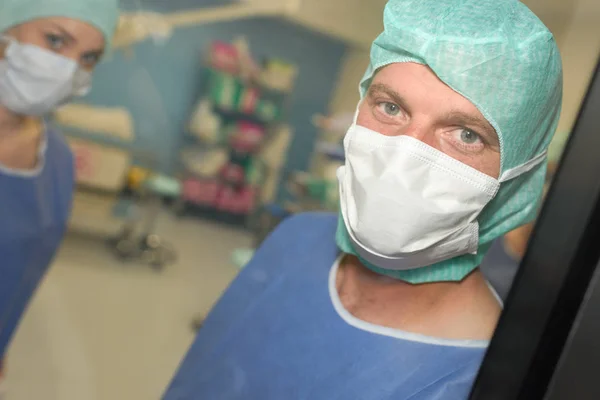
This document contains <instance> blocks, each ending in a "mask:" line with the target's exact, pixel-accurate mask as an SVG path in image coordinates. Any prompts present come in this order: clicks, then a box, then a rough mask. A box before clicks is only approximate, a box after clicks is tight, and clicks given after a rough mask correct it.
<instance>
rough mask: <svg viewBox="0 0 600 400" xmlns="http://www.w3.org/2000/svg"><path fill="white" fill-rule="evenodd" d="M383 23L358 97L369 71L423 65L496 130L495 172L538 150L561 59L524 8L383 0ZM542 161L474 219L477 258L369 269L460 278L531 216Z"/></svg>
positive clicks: (490, 1) (499, 2) (549, 127)
mask: <svg viewBox="0 0 600 400" xmlns="http://www.w3.org/2000/svg"><path fill="white" fill-rule="evenodd" d="M383 22H384V31H383V33H382V34H381V35H379V37H377V39H375V41H374V42H373V46H372V48H371V63H370V65H369V68H368V69H367V72H366V73H365V76H364V78H363V79H362V81H361V84H360V91H361V96H364V95H365V93H366V91H367V89H368V87H369V84H370V82H371V80H372V78H373V75H374V73H375V72H376V71H377V70H378V69H380V68H382V67H384V66H386V65H389V64H392V63H399V62H416V63H420V64H425V65H427V66H429V68H431V70H432V71H433V72H434V73H435V74H436V75H437V76H438V77H439V78H440V79H441V80H442V81H443V82H444V83H445V84H447V85H448V86H449V87H450V88H452V89H453V90H455V91H456V92H458V93H460V94H461V95H463V96H464V97H465V98H467V99H468V100H470V101H471V102H472V103H473V104H474V105H475V106H476V107H477V108H478V109H479V111H481V113H482V114H483V115H484V116H485V117H486V118H487V120H488V121H489V122H490V124H491V125H492V126H493V127H494V128H495V129H496V132H497V134H498V136H499V139H500V147H501V171H502V173H506V172H507V171H508V170H510V169H512V168H514V167H517V166H520V165H521V164H524V163H525V162H527V161H529V160H531V159H532V158H534V157H535V156H537V155H540V154H543V153H544V152H545V151H546V150H547V148H548V145H549V143H550V141H551V140H552V136H553V134H554V131H555V130H556V127H557V125H558V119H559V116H560V110H561V102H562V65H561V59H560V54H559V52H558V48H557V46H556V42H555V40H554V38H553V36H552V34H551V33H550V32H549V31H548V29H547V28H546V26H544V24H543V23H542V22H541V21H540V20H539V19H538V18H537V17H536V16H535V15H534V14H533V13H532V12H531V11H530V10H529V9H528V8H527V7H526V6H525V5H523V4H522V3H520V2H518V1H515V0H390V1H389V2H388V3H387V5H386V7H385V11H384V17H383ZM546 166H547V163H546V162H543V163H541V164H540V165H538V166H537V167H535V168H533V169H532V170H531V171H529V172H526V173H525V174H523V175H520V176H518V177H516V178H514V179H511V180H509V181H507V182H504V183H502V184H501V187H500V190H499V192H498V194H497V195H496V197H495V198H494V199H493V200H492V201H491V202H490V203H489V204H488V205H487V207H486V208H485V209H484V210H483V212H482V213H481V215H480V216H479V218H478V222H479V227H480V230H479V235H480V236H479V250H478V253H477V254H476V255H471V254H469V255H464V256H459V257H456V258H453V259H451V260H446V261H442V262H440V263H438V264H435V265H432V266H429V267H424V268H419V269H415V270H409V271H389V270H383V269H380V268H377V267H375V266H371V267H372V268H373V269H375V270H376V271H377V272H380V273H382V274H385V275H390V276H394V277H397V278H400V279H403V280H406V281H409V282H413V283H422V282H432V281H443V280H458V279H462V278H461V277H464V276H465V273H468V272H469V271H472V270H473V269H474V268H476V267H477V266H478V265H479V264H480V262H481V260H482V259H483V256H484V255H485V252H486V251H487V249H488V248H489V245H490V243H491V242H492V241H493V240H494V239H496V238H498V237H500V236H502V235H504V234H505V233H506V232H508V231H511V230H513V229H514V228H517V227H518V226H521V225H523V224H525V223H527V222H530V221H532V220H533V219H534V218H535V217H536V215H537V211H538V208H539V205H540V201H541V197H542V190H543V185H544V180H545V175H546ZM342 225H343V224H342ZM347 236H348V234H347V232H345V227H341V229H338V235H337V241H338V244H339V245H340V247H341V248H342V250H343V251H347V252H352V253H354V252H353V251H350V250H351V249H350V248H349V243H350V242H349V240H347V239H348V237H347ZM363 262H364V260H363Z"/></svg>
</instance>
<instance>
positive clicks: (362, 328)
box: [164, 214, 488, 400]
mask: <svg viewBox="0 0 600 400" xmlns="http://www.w3.org/2000/svg"><path fill="white" fill-rule="evenodd" d="M336 218H337V216H336V215H330V214H302V215H298V216H294V217H291V218H288V219H287V220H286V221H284V222H283V223H282V224H281V225H280V226H279V227H278V228H277V229H276V230H275V232H274V233H273V234H272V235H270V236H269V238H268V239H267V240H266V241H265V243H264V244H263V246H261V248H260V249H259V250H258V251H257V253H256V255H255V257H254V258H253V259H252V261H251V262H250V263H249V264H248V265H247V266H246V267H245V268H244V270H242V272H241V273H240V274H239V276H238V277H237V278H236V279H235V280H234V282H233V283H232V284H231V286H230V287H229V288H228V289H227V291H226V292H225V293H224V295H223V296H222V298H221V299H220V300H219V302H218V303H217V304H216V306H215V307H214V309H213V310H212V312H211V313H210V315H209V316H208V317H207V319H206V321H205V323H204V325H203V327H202V328H201V330H200V331H199V333H198V335H197V337H196V340H195V342H194V343H193V345H192V347H191V349H190V350H189V353H188V354H187V356H186V357H185V360H184V361H183V363H182V365H181V366H180V368H179V371H178V372H177V374H176V375H175V377H174V379H173V381H172V383H171V384H170V387H169V388H168V390H167V392H166V394H165V396H164V399H165V400H192V399H194V400H195V399H207V400H208V399H210V400H217V399H223V400H225V399H228V400H230V399H240V400H241V399H244V400H283V399H285V400H288V399H290V400H295V399H306V400H320V399H323V400H334V399H339V400H353V399H356V400H376V399H377V400H383V399H394V400H408V399H410V400H418V399H423V400H424V399H427V400H442V399H443V400H465V399H467V397H468V395H469V392H470V389H471V386H472V383H473V381H474V378H475V376H476V374H477V371H478V369H479V365H480V363H481V361H482V359H483V356H484V353H485V350H486V348H487V345H488V342H486V341H458V340H444V339H438V338H432V337H426V336H422V335H418V334H411V333H407V332H404V331H400V330H397V329H391V328H386V327H382V326H378V325H374V324H370V323H367V322H364V321H361V320H359V319H357V318H356V317H354V316H352V315H351V314H350V313H349V312H347V311H346V310H345V309H344V307H343V305H342V303H341V301H340V299H339V298H338V294H337V290H336V286H335V277H336V272H337V260H339V253H338V250H337V246H336V244H335V240H334V238H335V230H336V226H337V219H336Z"/></svg>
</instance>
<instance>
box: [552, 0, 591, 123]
mask: <svg viewBox="0 0 600 400" xmlns="http://www.w3.org/2000/svg"><path fill="white" fill-rule="evenodd" d="M574 6H575V7H576V8H575V10H574V12H573V16H572V17H571V20H570V23H569V25H568V27H567V29H566V30H565V31H564V33H563V34H562V35H560V36H559V37H557V42H558V45H559V48H560V52H561V56H562V60H563V69H564V92H563V109H562V114H561V120H560V124H559V128H558V132H570V130H571V128H572V126H573V124H574V122H575V120H576V118H577V113H578V112H579V108H580V106H581V102H582V100H583V98H584V96H585V93H586V91H587V87H588V85H589V81H590V79H591V76H592V73H593V71H594V68H595V66H596V63H597V62H598V56H599V53H600V25H598V21H599V20H600V2H599V1H598V0H579V1H578V2H576V3H574Z"/></svg>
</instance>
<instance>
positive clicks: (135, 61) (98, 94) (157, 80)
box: [83, 18, 346, 172]
mask: <svg viewBox="0 0 600 400" xmlns="http://www.w3.org/2000/svg"><path fill="white" fill-rule="evenodd" d="M239 35H244V36H245V37H246V38H247V39H248V41H249V44H250V47H251V51H252V52H253V54H255V55H256V56H257V57H262V56H273V57H278V58H282V59H285V60H288V61H291V62H293V63H295V64H296V65H297V66H298V68H299V75H298V78H297V81H296V87H295V89H294V91H293V93H292V94H291V96H290V100H289V107H288V122H289V123H290V124H291V125H292V128H293V130H294V140H293V143H292V146H291V151H290V154H289V157H288V164H287V168H288V169H306V168H307V166H308V163H309V160H310V155H311V153H312V151H313V148H314V141H315V137H316V134H317V132H316V129H315V128H314V127H313V126H312V124H311V122H310V121H311V116H312V115H313V114H315V113H322V112H325V111H326V109H327V106H328V104H329V101H330V97H331V94H332V90H333V87H334V84H335V81H336V78H337V75H338V70H339V68H340V62H341V59H342V57H343V55H344V52H345V49H346V46H345V45H344V44H343V43H342V42H341V41H337V40H334V39H330V38H328V37H326V36H324V35H321V34H317V33H314V32H312V31H310V30H308V29H306V28H303V27H301V26H298V25H295V24H292V23H289V22H286V21H283V20H279V19H271V18H256V19H250V20H240V21H232V22H220V23H213V24H207V25H199V26H195V27H188V28H182V29H176V30H175V31H174V33H173V36H172V37H171V38H170V40H169V41H168V42H167V43H166V44H165V45H162V46H161V45H155V44H153V42H151V41H149V40H148V41H145V42H143V43H140V44H138V45H137V46H135V47H133V48H132V50H131V51H130V52H127V51H117V52H115V53H114V54H112V55H110V56H109V58H108V59H107V60H106V61H105V62H103V63H102V64H101V65H100V66H99V67H98V69H97V70H96V73H95V78H94V88H93V90H92V92H91V93H90V95H89V96H87V97H86V98H85V99H84V100H83V101H84V102H85V103H88V104H92V105H99V106H124V107H126V108H128V109H129V110H130V112H131V113H132V115H133V119H134V123H135V129H136V140H135V142H134V147H135V149H137V150H142V151H144V152H147V153H153V154H155V155H156V157H157V159H158V165H159V167H160V169H161V170H162V171H166V172H173V171H174V168H175V166H176V164H177V157H178V153H179V150H180V146H181V144H182V142H183V138H184V134H185V126H186V124H187V122H188V119H189V116H190V112H191V111H192V109H193V106H194V105H195V103H196V101H197V100H198V97H199V96H200V94H201V91H200V88H201V86H202V82H201V80H200V76H201V67H202V65H201V56H202V53H203V51H204V50H205V49H206V47H207V46H208V44H209V43H210V42H211V41H212V40H215V39H219V40H226V41H229V40H232V39H234V38H235V37H236V36H239Z"/></svg>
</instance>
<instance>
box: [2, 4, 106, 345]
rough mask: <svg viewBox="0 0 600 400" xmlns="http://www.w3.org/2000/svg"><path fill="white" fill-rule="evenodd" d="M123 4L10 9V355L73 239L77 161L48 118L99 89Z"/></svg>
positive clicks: (6, 316)
mask: <svg viewBox="0 0 600 400" xmlns="http://www.w3.org/2000/svg"><path fill="white" fill-rule="evenodd" d="M117 18H118V10H117V1H116V0H3V1H2V4H1V5H0V35H1V36H0V43H1V45H0V221H2V223H1V224H0V357H3V356H4V353H5V351H6V347H7V345H8V344H9V342H10V339H11V337H12V335H13V333H14V331H15V329H16V327H17V325H18V322H19V320H20V318H21V316H22V314H23V312H24V311H25V309H26V307H27V305H28V303H29V300H30V299H31V297H32V295H33V293H34V291H35V289H36V288H37V286H38V284H39V283H40V280H41V279H42V278H43V276H44V274H45V272H46V270H47V268H48V266H49V265H50V262H51V261H52V258H53V256H54V255H55V253H56V250H57V248H58V246H59V244H60V242H61V239H62V237H63V234H64V232H65V226H66V222H67V218H68V215H69V209H70V205H71V197H72V193H73V184H74V171H73V168H74V167H73V157H72V155H71V152H70V151H69V148H68V147H67V144H66V143H65V141H64V139H63V138H62V137H61V135H60V134H59V133H58V132H56V131H55V130H53V129H51V128H50V127H49V126H48V125H47V124H46V122H45V121H44V117H45V116H46V115H48V114H49V113H51V112H52V111H53V110H55V109H56V108H57V107H59V106H60V105H62V104H65V103H66V102H68V101H69V100H70V99H72V98H73V97H75V96H80V95H83V94H85V93H87V91H88V90H89V89H90V85H91V74H92V71H93V69H94V67H95V66H96V64H97V63H98V62H99V61H100V58H101V57H102V55H103V54H104V52H105V51H106V50H107V48H108V47H109V44H110V39H111V37H112V35H113V33H114V31H115V28H116V24H117Z"/></svg>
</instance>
